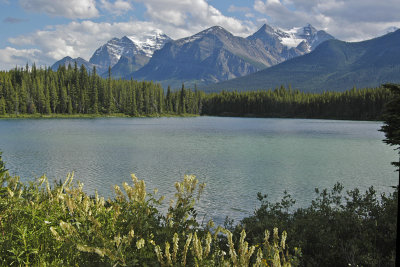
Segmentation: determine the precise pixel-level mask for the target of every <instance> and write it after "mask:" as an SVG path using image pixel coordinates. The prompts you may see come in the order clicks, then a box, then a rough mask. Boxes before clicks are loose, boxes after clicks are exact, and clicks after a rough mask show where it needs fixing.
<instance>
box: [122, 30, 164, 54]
mask: <svg viewBox="0 0 400 267" xmlns="http://www.w3.org/2000/svg"><path fill="white" fill-rule="evenodd" d="M127 38H129V39H130V40H131V41H132V42H133V43H134V44H135V46H136V51H135V52H134V53H135V54H140V53H144V54H145V55H146V56H147V57H151V56H152V55H153V53H154V51H156V50H159V49H161V48H162V47H163V46H164V44H166V43H167V42H169V41H171V40H172V39H171V38H169V37H168V36H167V35H166V34H164V33H163V32H162V31H161V30H154V31H152V32H149V33H146V34H143V35H130V36H127Z"/></svg>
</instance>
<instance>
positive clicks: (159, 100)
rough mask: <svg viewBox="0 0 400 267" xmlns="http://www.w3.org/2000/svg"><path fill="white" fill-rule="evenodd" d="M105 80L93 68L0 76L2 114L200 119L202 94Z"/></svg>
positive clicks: (15, 71) (34, 70) (25, 71)
mask: <svg viewBox="0 0 400 267" xmlns="http://www.w3.org/2000/svg"><path fill="white" fill-rule="evenodd" d="M109 74H110V75H109V78H108V79H103V78H101V77H100V76H99V75H97V73H96V69H95V68H93V70H91V71H90V72H88V71H87V70H86V68H85V67H84V66H83V65H82V66H81V67H80V68H78V66H77V65H76V64H75V65H74V67H72V66H71V65H69V66H68V67H65V66H61V67H60V68H59V69H58V70H57V72H54V71H52V70H51V69H50V68H48V69H37V68H36V66H35V65H33V66H32V68H31V69H29V68H28V66H26V68H25V69H23V68H15V69H13V70H10V71H8V72H0V115H4V114H34V113H40V114H52V113H53V114H112V113H123V114H126V115H130V116H143V115H144V116H147V115H153V114H166V113H176V114H184V113H192V114H198V113H199V112H200V110H199V104H200V103H201V101H200V99H201V93H200V92H198V91H196V92H192V91H191V90H186V89H185V88H184V87H182V89H181V90H180V91H177V92H171V90H168V92H167V94H166V95H165V94H164V91H163V89H162V87H161V86H160V85H159V84H155V83H153V82H146V81H142V82H138V81H134V80H114V79H112V78H111V73H110V71H109Z"/></svg>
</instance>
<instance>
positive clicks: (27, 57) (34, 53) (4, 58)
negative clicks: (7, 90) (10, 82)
mask: <svg viewBox="0 0 400 267" xmlns="http://www.w3.org/2000/svg"><path fill="white" fill-rule="evenodd" d="M40 55H41V52H40V50H38V49H15V48H12V47H6V48H4V49H0V58H1V61H0V69H3V70H8V69H12V68H14V67H16V66H18V67H22V66H25V64H26V63H28V64H30V65H31V64H32V63H34V62H35V63H36V64H37V65H38V66H40V65H44V64H45V63H44V62H43V61H42V60H41V57H40Z"/></svg>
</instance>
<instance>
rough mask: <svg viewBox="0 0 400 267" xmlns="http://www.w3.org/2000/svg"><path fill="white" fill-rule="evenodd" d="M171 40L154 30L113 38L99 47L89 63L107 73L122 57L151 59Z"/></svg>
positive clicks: (159, 31)
mask: <svg viewBox="0 0 400 267" xmlns="http://www.w3.org/2000/svg"><path fill="white" fill-rule="evenodd" d="M170 40H171V38H169V37H168V36H167V35H166V34H164V33H163V32H162V31H161V30H153V31H151V32H148V33H143V34H140V35H139V34H138V35H129V36H123V37H122V38H113V39H111V40H109V41H108V42H107V43H106V44H104V45H102V46H101V47H99V48H98V49H97V50H96V51H95V52H94V54H93V56H92V57H91V58H90V60H89V62H90V63H93V64H96V65H98V66H101V70H99V71H103V72H104V71H106V70H107V68H108V66H111V67H113V66H114V65H115V64H117V62H118V61H119V60H120V58H121V56H125V57H128V58H132V57H134V56H136V55H140V56H145V57H149V58H150V57H151V56H152V55H153V53H154V51H155V50H158V49H160V48H162V47H163V46H164V44H165V43H167V42H169V41H170Z"/></svg>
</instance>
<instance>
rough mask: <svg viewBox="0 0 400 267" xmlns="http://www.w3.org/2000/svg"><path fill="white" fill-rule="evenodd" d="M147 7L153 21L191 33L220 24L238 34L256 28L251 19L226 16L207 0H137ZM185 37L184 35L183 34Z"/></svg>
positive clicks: (148, 14)
mask: <svg viewBox="0 0 400 267" xmlns="http://www.w3.org/2000/svg"><path fill="white" fill-rule="evenodd" d="M135 1H136V2H142V3H143V4H144V5H145V7H146V10H147V11H146V14H147V16H148V17H149V19H150V20H151V21H154V22H155V23H157V24H162V25H165V26H170V27H175V28H179V29H180V30H181V32H190V33H191V34H193V33H196V32H198V31H201V30H203V29H205V28H207V27H211V26H214V25H219V26H222V27H224V28H226V29H227V30H229V31H231V32H232V33H234V34H236V35H241V36H246V35H248V34H249V33H251V32H252V31H253V30H254V25H253V24H252V22H251V21H241V20H239V19H236V18H233V17H229V16H225V15H223V14H222V13H221V12H220V11H219V10H218V9H216V8H215V7H213V6H212V5H210V4H209V3H208V2H207V1H205V0H135ZM181 37H183V36H181Z"/></svg>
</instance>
